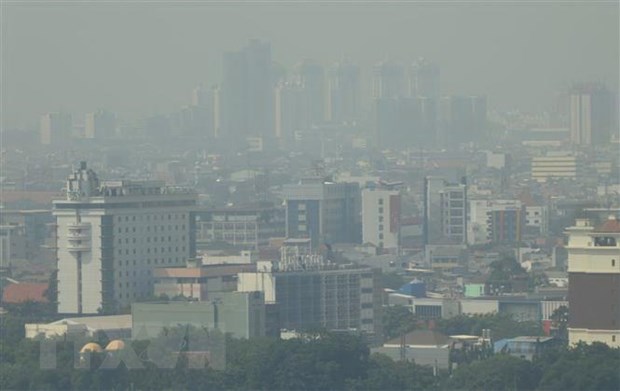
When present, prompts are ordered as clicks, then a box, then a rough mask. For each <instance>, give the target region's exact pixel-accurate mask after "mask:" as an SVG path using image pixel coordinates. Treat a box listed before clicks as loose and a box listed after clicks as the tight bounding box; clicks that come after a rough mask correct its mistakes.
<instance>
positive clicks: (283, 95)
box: [275, 83, 310, 147]
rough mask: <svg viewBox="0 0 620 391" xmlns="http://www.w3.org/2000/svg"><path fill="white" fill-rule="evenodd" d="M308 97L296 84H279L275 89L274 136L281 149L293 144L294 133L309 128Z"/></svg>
mask: <svg viewBox="0 0 620 391" xmlns="http://www.w3.org/2000/svg"><path fill="white" fill-rule="evenodd" d="M307 98H308V96H307V95H306V92H305V91H304V89H303V87H302V86H301V85H300V84H297V83H281V84H280V85H278V86H277V87H276V89H275V136H276V137H277V138H278V141H279V142H280V145H281V146H282V147H286V146H289V145H290V144H291V143H292V142H293V138H294V136H295V132H297V131H301V130H307V129H308V127H309V126H310V118H309V112H308V109H309V107H308V105H307V103H308V100H307Z"/></svg>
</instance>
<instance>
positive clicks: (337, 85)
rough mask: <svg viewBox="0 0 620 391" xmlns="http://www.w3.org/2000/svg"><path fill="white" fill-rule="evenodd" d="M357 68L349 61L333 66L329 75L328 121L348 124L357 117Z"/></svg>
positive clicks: (358, 87)
mask: <svg viewBox="0 0 620 391" xmlns="http://www.w3.org/2000/svg"><path fill="white" fill-rule="evenodd" d="M359 90H360V70H359V67H358V66H357V65H355V64H353V63H351V62H349V61H346V60H345V61H343V62H340V63H337V64H335V65H334V67H333V68H332V69H331V70H330V74H329V95H328V98H329V104H328V113H327V114H328V115H327V117H328V119H329V120H330V121H332V122H337V123H343V122H346V123H350V122H354V121H356V120H357V119H358V115H359V92H360V91H359Z"/></svg>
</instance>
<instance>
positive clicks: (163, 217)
mask: <svg viewBox="0 0 620 391" xmlns="http://www.w3.org/2000/svg"><path fill="white" fill-rule="evenodd" d="M172 216H174V218H175V219H178V218H181V219H184V218H185V216H186V215H185V213H181V214H179V213H174V214H172V213H168V220H172V219H173V217H172ZM151 217H152V218H153V220H154V221H157V220H166V214H161V215H156V214H154V215H146V216H131V219H130V216H116V221H117V222H118V223H120V222H121V221H126V222H127V221H136V220H137V221H142V220H143V218H144V220H146V221H151Z"/></svg>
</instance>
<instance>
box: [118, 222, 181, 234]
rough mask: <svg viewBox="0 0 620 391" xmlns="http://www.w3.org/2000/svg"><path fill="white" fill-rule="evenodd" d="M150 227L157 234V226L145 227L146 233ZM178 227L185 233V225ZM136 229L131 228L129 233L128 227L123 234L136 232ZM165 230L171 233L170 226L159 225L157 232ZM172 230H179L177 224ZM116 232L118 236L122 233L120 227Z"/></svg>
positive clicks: (149, 230)
mask: <svg viewBox="0 0 620 391" xmlns="http://www.w3.org/2000/svg"><path fill="white" fill-rule="evenodd" d="M151 227H153V232H157V225H154V226H151V225H147V226H146V232H151ZM180 227H181V228H180V229H181V231H185V225H183V224H182V225H181V226H180ZM136 228H138V227H131V231H129V227H125V233H129V232H136V231H137V230H136ZM140 228H141V227H140ZM165 230H168V231H172V225H160V226H159V231H160V232H164V231H165ZM174 230H175V231H178V230H179V225H178V224H177V225H175V226H174ZM117 232H118V233H119V234H120V233H123V228H122V227H118V229H117Z"/></svg>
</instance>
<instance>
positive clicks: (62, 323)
mask: <svg viewBox="0 0 620 391" xmlns="http://www.w3.org/2000/svg"><path fill="white" fill-rule="evenodd" d="M131 322H132V319H131V315H106V316H87V317H80V318H64V319H60V320H57V321H55V322H51V323H27V324H26V325H25V326H24V328H25V331H26V338H30V339H34V338H59V337H62V338H70V339H80V338H86V337H96V336H99V335H100V334H102V333H103V334H105V336H106V337H107V338H109V339H117V338H118V339H123V338H129V337H130V336H131Z"/></svg>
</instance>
